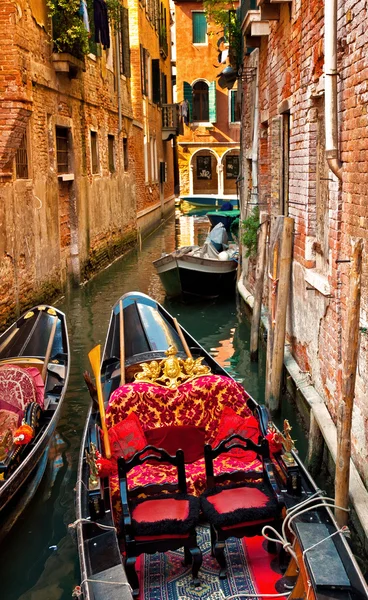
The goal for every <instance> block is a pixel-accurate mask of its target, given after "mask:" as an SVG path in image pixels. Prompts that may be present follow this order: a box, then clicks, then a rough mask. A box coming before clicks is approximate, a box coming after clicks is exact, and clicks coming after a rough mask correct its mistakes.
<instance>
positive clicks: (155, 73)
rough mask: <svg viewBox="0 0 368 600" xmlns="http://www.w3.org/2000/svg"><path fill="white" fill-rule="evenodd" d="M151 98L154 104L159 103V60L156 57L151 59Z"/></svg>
mask: <svg viewBox="0 0 368 600" xmlns="http://www.w3.org/2000/svg"><path fill="white" fill-rule="evenodd" d="M152 100H153V102H154V103H155V104H159V103H160V101H161V88H160V60H159V59H158V58H154V59H153V60H152Z"/></svg>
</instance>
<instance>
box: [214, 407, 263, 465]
mask: <svg viewBox="0 0 368 600" xmlns="http://www.w3.org/2000/svg"><path fill="white" fill-rule="evenodd" d="M233 433H237V434H239V435H241V436H242V437H244V438H249V439H250V440H252V441H253V442H255V443H256V444H257V443H258V437H259V426H258V421H257V419H256V418H255V417H253V415H250V416H249V417H244V418H243V417H240V416H239V415H237V414H236V412H235V411H234V410H233V409H232V408H230V407H229V406H225V408H224V410H223V411H222V414H221V420H220V425H219V429H218V433H217V436H216V439H215V441H214V442H213V447H214V448H216V446H218V445H219V443H220V442H222V441H223V440H226V438H228V437H229V436H230V435H232V434H233ZM234 443H235V442H234ZM228 454H229V455H230V456H234V457H236V458H242V459H243V460H245V461H246V462H248V461H251V460H254V459H255V458H256V453H255V452H253V451H252V450H241V449H240V448H234V450H230V452H228Z"/></svg>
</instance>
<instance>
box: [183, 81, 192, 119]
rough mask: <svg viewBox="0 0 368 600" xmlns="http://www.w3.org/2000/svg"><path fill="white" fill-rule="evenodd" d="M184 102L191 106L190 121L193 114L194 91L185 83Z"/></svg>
mask: <svg viewBox="0 0 368 600" xmlns="http://www.w3.org/2000/svg"><path fill="white" fill-rule="evenodd" d="M183 85H184V100H187V102H188V106H189V121H191V120H192V114H193V90H192V86H191V85H190V83H187V82H186V81H184V84H183Z"/></svg>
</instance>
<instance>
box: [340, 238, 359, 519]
mask: <svg viewBox="0 0 368 600" xmlns="http://www.w3.org/2000/svg"><path fill="white" fill-rule="evenodd" d="M362 250H363V241H362V240H361V239H358V240H356V241H354V242H353V244H352V259H351V269H350V280H349V281H350V284H349V295H348V299H347V313H346V327H345V336H344V348H343V362H342V382H341V398H340V402H339V406H338V416H337V456H336V474H335V503H336V504H337V505H338V506H341V507H342V508H347V507H348V504H349V478H350V455H351V423H352V416H353V405H354V395H355V380H356V371H357V363H358V349H359V317H360V295H361V271H362ZM335 515H336V520H337V522H338V524H339V526H340V527H342V526H343V525H346V523H347V521H348V513H347V512H345V511H343V510H339V509H338V508H337V509H335Z"/></svg>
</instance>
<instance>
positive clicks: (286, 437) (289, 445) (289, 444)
mask: <svg viewBox="0 0 368 600" xmlns="http://www.w3.org/2000/svg"><path fill="white" fill-rule="evenodd" d="M291 430H292V427H291V425H290V423H289V421H288V420H287V419H285V420H284V433H283V434H281V437H282V440H281V441H282V444H283V446H284V448H285V451H286V452H287V453H288V454H290V452H291V451H292V450H294V448H295V442H296V440H293V439H292V437H291V435H290V431H291Z"/></svg>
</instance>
